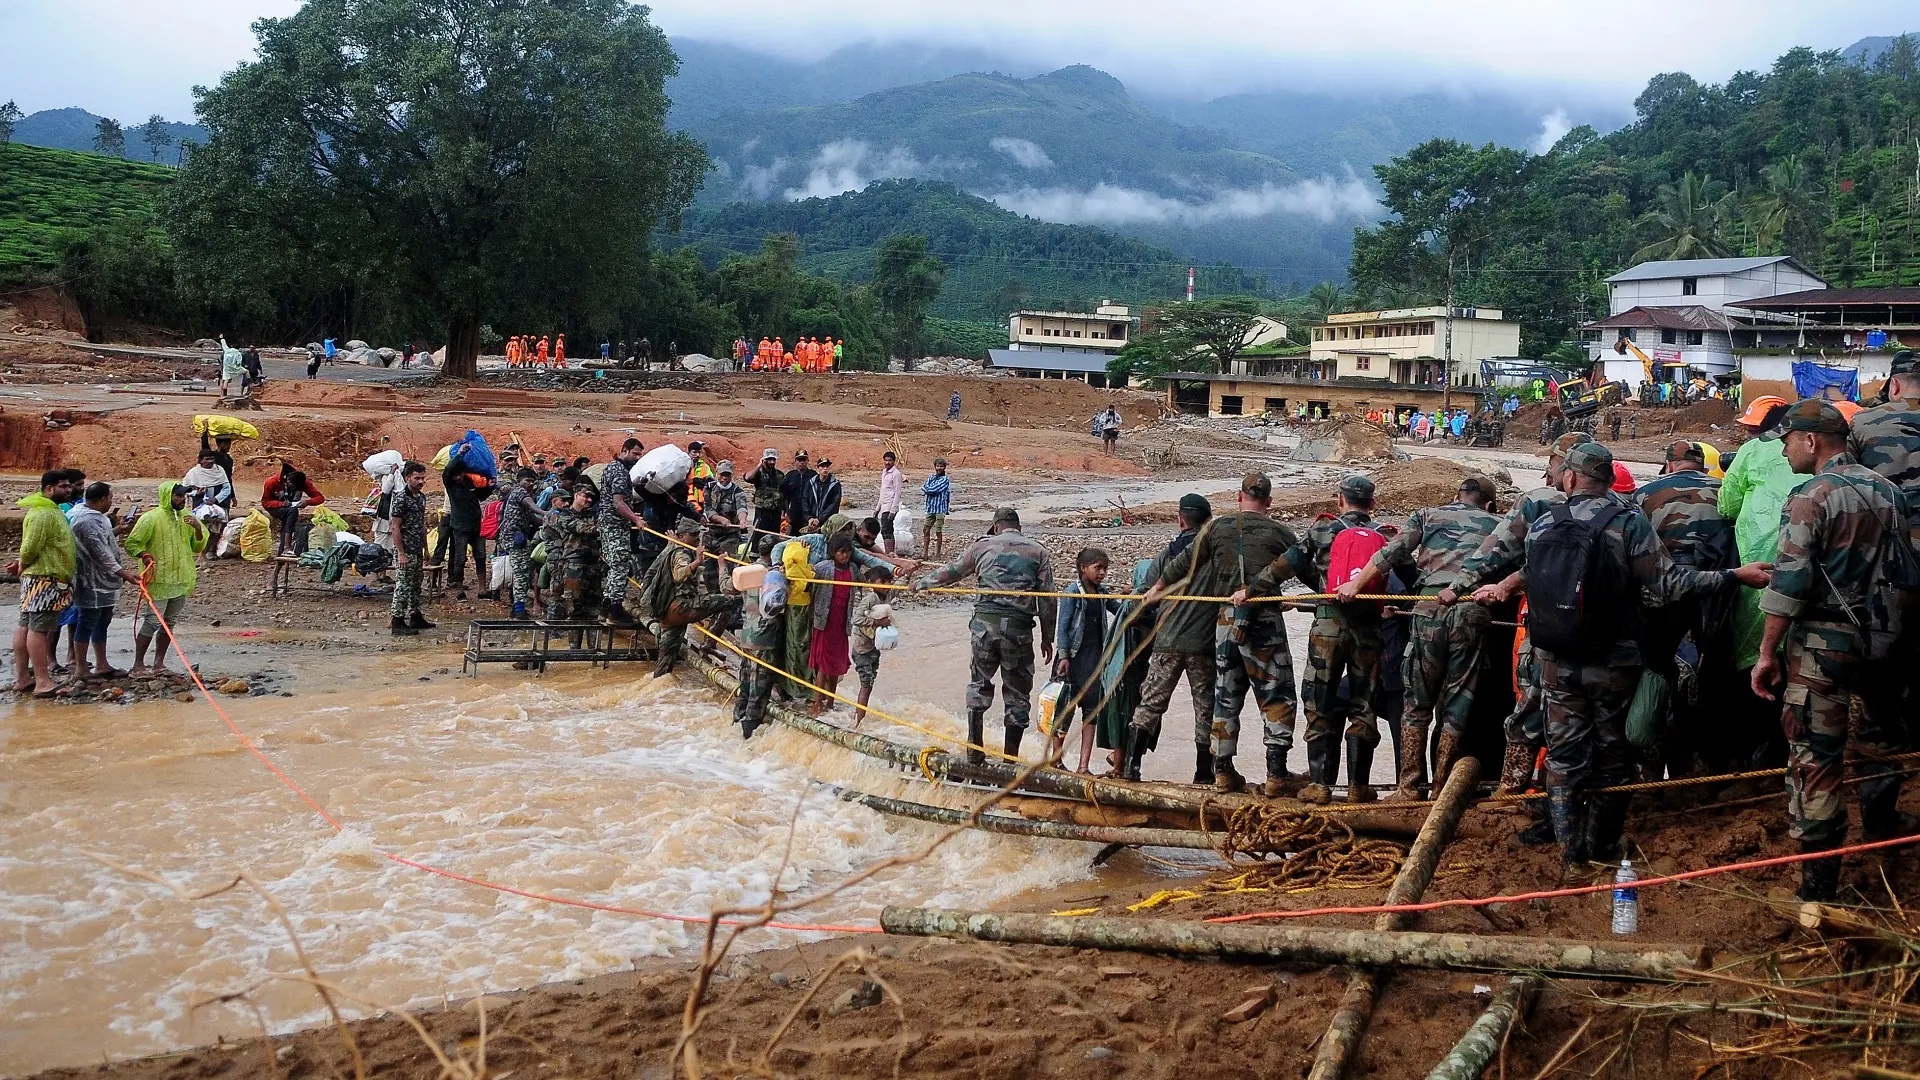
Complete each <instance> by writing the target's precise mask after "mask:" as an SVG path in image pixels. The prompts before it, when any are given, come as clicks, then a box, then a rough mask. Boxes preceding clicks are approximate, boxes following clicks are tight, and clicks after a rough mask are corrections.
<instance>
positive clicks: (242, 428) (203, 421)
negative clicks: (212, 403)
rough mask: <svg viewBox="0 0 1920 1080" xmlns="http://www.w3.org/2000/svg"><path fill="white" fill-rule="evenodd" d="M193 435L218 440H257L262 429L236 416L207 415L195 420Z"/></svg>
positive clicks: (197, 417)
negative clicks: (207, 436)
mask: <svg viewBox="0 0 1920 1080" xmlns="http://www.w3.org/2000/svg"><path fill="white" fill-rule="evenodd" d="M193 433H194V434H195V435H209V436H212V437H213V438H216V439H257V438H259V437H260V429H259V428H256V427H254V426H253V425H252V424H249V423H247V422H246V421H245V420H242V419H240V418H239V417H236V416H220V415H218V414H216V413H205V414H202V415H200V416H196V417H194V418H193Z"/></svg>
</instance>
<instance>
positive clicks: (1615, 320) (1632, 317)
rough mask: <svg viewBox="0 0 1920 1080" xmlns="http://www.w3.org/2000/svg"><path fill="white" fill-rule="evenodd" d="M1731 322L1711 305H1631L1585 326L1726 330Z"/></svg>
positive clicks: (1627, 328) (1625, 328)
mask: <svg viewBox="0 0 1920 1080" xmlns="http://www.w3.org/2000/svg"><path fill="white" fill-rule="evenodd" d="M1730 325H1732V324H1731V322H1729V320H1728V319H1727V317H1726V316H1725V315H1722V314H1720V313H1719V312H1717V311H1715V310H1713V309H1712V308H1707V307H1700V306H1698V305H1694V306H1690V307H1631V308H1628V309H1627V310H1625V311H1623V312H1621V313H1620V314H1618V315H1614V316H1611V317H1608V318H1605V319H1601V320H1600V321H1599V322H1590V323H1588V324H1586V325H1585V326H1582V327H1581V328H1580V329H1582V330H1639V329H1642V328H1644V327H1650V326H1651V327H1658V328H1659V329H1661V330H1725V329H1727V328H1728V327H1729V326H1730Z"/></svg>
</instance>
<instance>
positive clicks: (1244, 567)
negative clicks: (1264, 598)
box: [1134, 511, 1299, 779]
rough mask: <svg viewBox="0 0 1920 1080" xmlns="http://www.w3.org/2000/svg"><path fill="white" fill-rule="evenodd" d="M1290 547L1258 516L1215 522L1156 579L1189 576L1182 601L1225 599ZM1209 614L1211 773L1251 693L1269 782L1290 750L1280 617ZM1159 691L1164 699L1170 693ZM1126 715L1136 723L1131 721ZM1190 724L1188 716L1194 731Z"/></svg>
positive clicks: (1289, 672) (1229, 755) (1288, 533)
mask: <svg viewBox="0 0 1920 1080" xmlns="http://www.w3.org/2000/svg"><path fill="white" fill-rule="evenodd" d="M1297 543H1299V539H1298V538H1297V537H1296V536H1295V535H1294V533H1293V530H1292V529H1289V528H1287V527H1286V526H1285V525H1282V524H1280V523H1279V522H1277V521H1275V520H1273V519H1272V518H1271V517H1268V516H1267V515H1266V514H1257V513H1247V512H1244V511H1238V512H1234V513H1227V514H1219V515H1216V516H1215V517H1213V518H1211V519H1210V520H1208V522H1207V523H1206V524H1205V525H1203V526H1201V528H1200V532H1199V534H1198V536H1197V537H1196V538H1195V539H1194V542H1193V544H1192V545H1191V546H1189V547H1187V548H1186V549H1185V550H1184V551H1181V552H1179V553H1178V554H1176V555H1174V556H1173V557H1172V558H1169V559H1168V560H1167V561H1166V563H1165V565H1163V566H1162V567H1161V568H1160V574H1161V577H1163V578H1164V579H1167V580H1171V581H1178V580H1180V579H1182V578H1186V577H1188V575H1189V574H1191V575H1192V580H1191V582H1190V584H1188V585H1187V586H1186V588H1185V589H1184V590H1183V591H1184V592H1185V593H1186V594H1187V595H1190V596H1231V595H1233V593H1234V592H1235V591H1236V590H1238V589H1241V588H1243V587H1246V586H1247V585H1248V584H1249V582H1250V580H1251V578H1252V577H1253V576H1254V575H1256V574H1258V573H1259V572H1260V569H1261V568H1263V567H1265V566H1267V565H1268V564H1269V563H1271V562H1272V561H1273V560H1274V559H1276V558H1279V557H1280V555H1281V554H1282V553H1283V552H1285V551H1287V550H1289V549H1291V548H1292V547H1294V546H1295V545H1296V544H1297ZM1214 607H1215V608H1216V609H1217V610H1216V611H1215V612H1214V616H1215V617H1214V631H1213V642H1214V647H1213V661H1214V683H1213V714H1212V724H1211V727H1210V728H1209V731H1208V735H1209V746H1210V750H1211V754H1212V757H1213V760H1214V773H1215V775H1216V776H1217V775H1220V774H1221V772H1222V770H1223V769H1224V770H1225V771H1228V772H1231V771H1232V760H1233V756H1234V754H1235V752H1236V751H1237V750H1238V749H1239V746H1240V709H1241V706H1242V705H1243V704H1245V702H1246V698H1247V691H1248V690H1252V691H1253V700H1254V704H1255V705H1256V706H1257V707H1258V708H1259V710H1260V718H1261V722H1262V727H1263V728H1264V731H1265V737H1264V740H1263V741H1264V742H1265V744H1266V748H1267V762H1268V773H1269V778H1270V779H1273V778H1275V777H1273V775H1272V774H1273V773H1274V772H1275V771H1276V770H1277V771H1278V772H1279V773H1281V774H1284V773H1285V772H1286V758H1287V751H1288V750H1289V749H1291V748H1292V746H1293V717H1294V688H1293V654H1292V652H1291V651H1289V650H1288V648H1287V628H1286V626H1285V624H1284V623H1283V622H1282V621H1281V616H1282V614H1283V610H1282V608H1281V606H1280V605H1279V604H1247V605H1244V606H1241V607H1238V608H1235V607H1231V606H1229V605H1226V604H1217V605H1214ZM1155 655H1156V659H1157V657H1158V654H1157V653H1156V654H1155ZM1149 671H1151V668H1149ZM1167 690H1168V691H1169V695H1170V692H1171V690H1172V687H1171V686H1168V687H1167ZM1164 707H1165V706H1164V705H1163V706H1162V708H1164ZM1134 715H1135V717H1136V722H1138V721H1137V718H1138V716H1139V713H1138V712H1136V713H1135V714H1134ZM1157 718H1158V717H1157V716H1156V719H1157ZM1198 723H1199V718H1198V716H1196V718H1195V725H1196V727H1197V726H1198ZM1197 734H1198V732H1196V735H1197ZM1196 741H1197V740H1196Z"/></svg>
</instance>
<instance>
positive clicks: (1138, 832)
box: [839, 788, 1213, 851]
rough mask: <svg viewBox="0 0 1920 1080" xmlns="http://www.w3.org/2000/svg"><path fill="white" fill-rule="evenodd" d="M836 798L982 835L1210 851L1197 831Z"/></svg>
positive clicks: (857, 795) (854, 794) (843, 794)
mask: <svg viewBox="0 0 1920 1080" xmlns="http://www.w3.org/2000/svg"><path fill="white" fill-rule="evenodd" d="M839 794H840V798H841V799H843V800H845V801H847V802H851V803H859V804H860V805H862V806H865V807H869V808H871V809H874V810H878V811H880V812H881V813H883V814H892V815H894V816H896V817H906V818H915V819H917V820H920V821H931V822H934V823H935V824H939V825H971V826H972V827H973V828H976V829H980V830H983V831H985V832H996V833H1006V834H1009V835H1012V836H1038V837H1044V838H1045V839H1048V840H1084V841H1086V842H1088V843H1092V844H1124V845H1126V846H1128V847H1172V848H1194V849H1198V850H1201V851H1211V850H1212V849H1213V845H1211V844H1209V843H1207V837H1206V834H1205V833H1202V832H1200V831H1199V830H1197V829H1143V828H1129V827H1126V826H1117V825H1076V824H1074V823H1072V822H1070V821H1036V820H1034V819H1032V818H1024V817H1016V816H1014V815H1011V814H981V815H980V817H979V818H978V819H974V818H973V814H972V812H971V811H968V810H956V809H953V808H951V807H946V806H928V805H927V804H925V803H917V802H907V801H905V800H902V799H889V798H885V797H883V796H879V795H868V794H866V793H864V792H859V791H851V790H848V789H845V788H842V789H840V791H839Z"/></svg>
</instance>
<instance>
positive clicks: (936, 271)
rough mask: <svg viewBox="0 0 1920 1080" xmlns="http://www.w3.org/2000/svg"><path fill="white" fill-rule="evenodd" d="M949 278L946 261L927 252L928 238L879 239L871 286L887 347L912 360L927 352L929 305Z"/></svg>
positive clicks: (907, 236)
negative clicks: (884, 330)
mask: <svg viewBox="0 0 1920 1080" xmlns="http://www.w3.org/2000/svg"><path fill="white" fill-rule="evenodd" d="M946 280H947V264H946V263H943V262H941V261H940V260H939V259H938V258H936V257H935V256H933V255H929V254H927V238H926V237H924V236H918V235H897V236H889V237H887V238H886V239H885V240H883V241H881V242H880V250H879V251H878V252H877V253H876V254H875V256H874V260H873V283H872V284H871V285H870V286H869V287H868V288H869V291H871V292H872V294H873V299H874V301H875V303H877V304H879V306H880V318H881V322H882V325H883V326H884V327H885V329H886V343H887V350H888V352H889V353H891V354H892V355H894V356H897V357H900V358H901V359H903V360H906V361H907V362H908V363H912V362H913V360H914V359H916V358H917V357H920V356H924V355H926V349H927V340H926V339H927V333H926V330H927V308H928V307H929V306H931V305H932V303H933V301H934V298H935V297H937V296H939V295H940V285H941V283H942V282H944V281H946Z"/></svg>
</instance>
